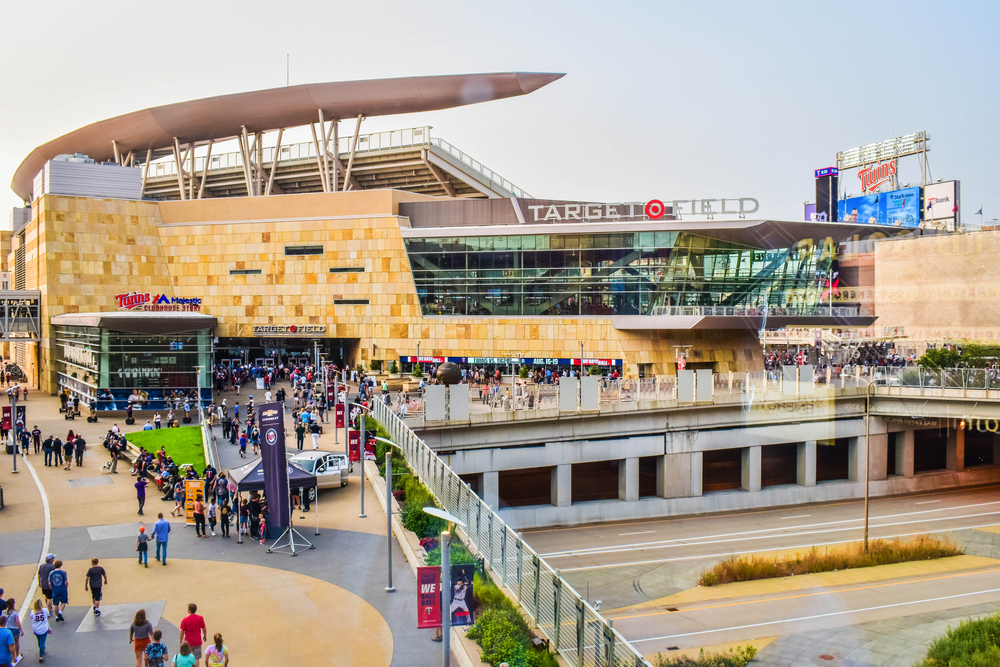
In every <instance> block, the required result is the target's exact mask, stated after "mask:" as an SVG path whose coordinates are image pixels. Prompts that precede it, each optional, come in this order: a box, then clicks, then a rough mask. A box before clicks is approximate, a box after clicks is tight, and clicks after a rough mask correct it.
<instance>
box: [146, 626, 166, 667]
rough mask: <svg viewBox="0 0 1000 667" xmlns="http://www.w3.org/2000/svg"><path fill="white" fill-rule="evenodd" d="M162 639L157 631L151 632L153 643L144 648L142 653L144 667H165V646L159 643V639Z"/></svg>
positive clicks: (160, 633) (161, 634) (161, 635)
mask: <svg viewBox="0 0 1000 667" xmlns="http://www.w3.org/2000/svg"><path fill="white" fill-rule="evenodd" d="M161 637H163V633H162V632H161V631H159V630H153V641H151V642H150V643H149V645H148V646H146V650H145V651H144V653H145V654H146V666H145V667H165V665H164V660H165V659H166V657H167V653H168V651H167V645H166V644H163V643H161V642H160V638H161Z"/></svg>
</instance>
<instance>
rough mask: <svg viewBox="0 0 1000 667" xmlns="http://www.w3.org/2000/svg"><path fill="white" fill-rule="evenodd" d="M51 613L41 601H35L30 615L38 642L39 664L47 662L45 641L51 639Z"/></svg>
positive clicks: (32, 628) (33, 631) (32, 629)
mask: <svg viewBox="0 0 1000 667" xmlns="http://www.w3.org/2000/svg"><path fill="white" fill-rule="evenodd" d="M51 615H52V614H51V612H50V611H49V610H48V609H46V608H45V607H44V606H42V601H41V600H35V604H34V606H33V607H32V611H31V613H30V614H28V619H29V620H30V621H31V632H32V633H33V634H34V635H35V641H37V642H38V662H45V640H46V639H48V638H49V633H50V632H52V628H50V627H49V616H51Z"/></svg>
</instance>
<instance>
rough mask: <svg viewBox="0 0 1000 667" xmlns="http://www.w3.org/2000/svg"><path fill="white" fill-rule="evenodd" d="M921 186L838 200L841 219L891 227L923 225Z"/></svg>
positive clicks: (838, 213) (842, 220) (855, 222)
mask: <svg viewBox="0 0 1000 667" xmlns="http://www.w3.org/2000/svg"><path fill="white" fill-rule="evenodd" d="M920 203H921V201H920V188H905V189H903V190H893V191H892V192H879V193H876V194H873V195H866V196H864V197H851V198H850V199H841V200H840V201H839V202H837V217H838V218H839V219H840V221H841V222H847V223H851V224H863V225H886V226H892V227H918V226H920V208H921V207H920Z"/></svg>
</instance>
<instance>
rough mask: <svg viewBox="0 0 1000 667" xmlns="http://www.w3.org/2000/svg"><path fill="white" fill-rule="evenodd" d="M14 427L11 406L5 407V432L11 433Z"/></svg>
mask: <svg viewBox="0 0 1000 667" xmlns="http://www.w3.org/2000/svg"><path fill="white" fill-rule="evenodd" d="M13 427H14V424H13V423H12V422H11V420H10V406H9V405H5V406H3V428H4V430H5V431H9V430H10V429H12V428H13Z"/></svg>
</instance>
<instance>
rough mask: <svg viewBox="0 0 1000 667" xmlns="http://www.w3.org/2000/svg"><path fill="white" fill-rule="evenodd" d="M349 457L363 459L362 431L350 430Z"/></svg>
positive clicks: (353, 459) (355, 459) (357, 459)
mask: <svg viewBox="0 0 1000 667" xmlns="http://www.w3.org/2000/svg"><path fill="white" fill-rule="evenodd" d="M347 441H348V453H349V457H348V458H349V459H350V460H351V461H352V462H353V461H360V460H361V431H350V432H349V434H348V440H347Z"/></svg>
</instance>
